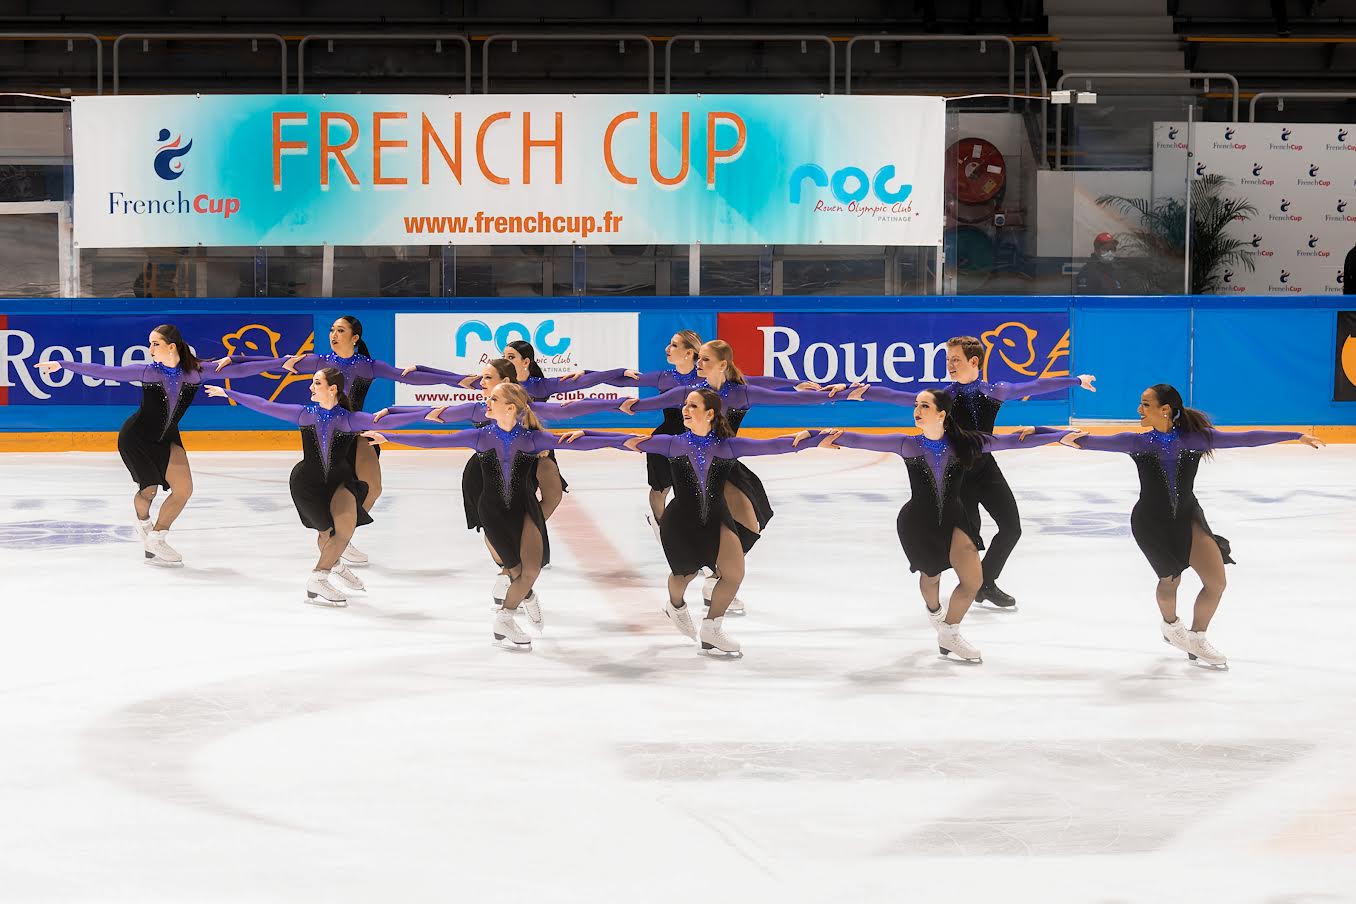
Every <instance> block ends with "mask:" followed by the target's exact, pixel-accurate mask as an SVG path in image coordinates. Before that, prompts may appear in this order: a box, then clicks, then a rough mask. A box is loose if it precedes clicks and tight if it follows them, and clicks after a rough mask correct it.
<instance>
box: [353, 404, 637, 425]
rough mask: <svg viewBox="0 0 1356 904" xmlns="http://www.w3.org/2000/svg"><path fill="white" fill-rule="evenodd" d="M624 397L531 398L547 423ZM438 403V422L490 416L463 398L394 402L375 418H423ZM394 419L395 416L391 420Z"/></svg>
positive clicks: (605, 407)
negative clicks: (448, 402) (413, 403)
mask: <svg viewBox="0 0 1356 904" xmlns="http://www.w3.org/2000/svg"><path fill="white" fill-rule="evenodd" d="M624 402H626V399H579V400H578V401H574V402H533V403H532V413H533V414H535V415H536V416H537V417H538V418H539V419H540V420H542V421H545V422H547V423H552V422H555V421H568V420H571V419H572V418H580V417H589V416H590V415H594V414H604V413H606V412H609V411H620V410H621V406H622V404H623V403H624ZM438 407H441V408H442V409H443V413H442V414H441V415H440V416H439V417H438V420H437V423H440V424H460V423H463V422H470V423H472V424H476V423H480V422H483V421H487V420H489V418H488V417H486V415H485V403H484V402H462V403H460V404H457V405H443V406H434V407H428V406H425V407H410V406H405V405H396V406H392V407H391V408H387V409H386V413H385V414H383V415H382V416H381V418H380V419H379V420H378V421H377V423H378V424H380V425H381V426H382V427H401V426H405V425H406V424H412V423H415V422H416V421H419V420H422V419H425V418H427V417H428V415H430V414H432V413H433V412H434V411H435V410H437V408H438ZM393 419H394V420H393Z"/></svg>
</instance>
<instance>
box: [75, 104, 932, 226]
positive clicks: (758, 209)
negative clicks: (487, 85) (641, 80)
mask: <svg viewBox="0 0 1356 904" xmlns="http://www.w3.org/2000/svg"><path fill="white" fill-rule="evenodd" d="M72 109H73V113H72V130H73V142H74V155H75V211H74V219H75V239H76V242H77V243H78V244H79V245H80V246H83V247H91V248H128V247H184V246H194V245H209V246H212V245H215V246H258V245H322V244H330V245H433V244H464V245H503V244H532V245H543V244H552V245H569V244H573V243H581V244H602V245H643V244H675V245H685V244H691V243H693V242H703V243H708V244H718V245H743V244H750V245H751V244H779V245H814V244H826V245H828V244H832V245H936V244H937V243H939V242H940V241H941V239H942V222H943V208H942V190H943V181H944V180H943V153H944V142H945V122H944V120H945V105H944V102H943V101H942V100H941V99H940V98H925V97H816V96H751V95H699V96H687V95H672V96H669V95H665V96H653V95H588V96H581V97H575V96H570V95H501V96H496V95H482V96H450V97H443V96H425V95H328V96H326V95H317V94H306V95H250V96H206V97H187V96H166V97H81V98H76V99H75V100H74V102H73V104H72Z"/></svg>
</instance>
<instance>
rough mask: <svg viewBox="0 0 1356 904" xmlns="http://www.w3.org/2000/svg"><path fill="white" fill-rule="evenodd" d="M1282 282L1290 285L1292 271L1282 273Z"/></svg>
mask: <svg viewBox="0 0 1356 904" xmlns="http://www.w3.org/2000/svg"><path fill="white" fill-rule="evenodd" d="M1281 282H1283V283H1288V282H1290V271H1289V270H1282V271H1281Z"/></svg>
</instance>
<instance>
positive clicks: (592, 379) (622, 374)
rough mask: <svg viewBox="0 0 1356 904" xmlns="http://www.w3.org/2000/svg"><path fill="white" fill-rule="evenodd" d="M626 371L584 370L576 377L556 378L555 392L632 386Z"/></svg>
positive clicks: (617, 369) (616, 368) (617, 368)
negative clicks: (605, 386)
mask: <svg viewBox="0 0 1356 904" xmlns="http://www.w3.org/2000/svg"><path fill="white" fill-rule="evenodd" d="M628 373H635V371H628V370H627V369H626V368H625V367H614V368H613V369H612V370H586V371H584V372H583V373H582V374H580V375H579V376H577V377H568V376H567V377H557V378H555V379H556V388H555V389H553V390H552V392H553V393H555V392H569V391H570V390H572V389H590V388H592V387H594V386H601V385H603V384H607V385H609V386H634V385H635V384H634V383H630V382H628V381H629V380H630V379H631V378H630V377H628V376H627V374H628Z"/></svg>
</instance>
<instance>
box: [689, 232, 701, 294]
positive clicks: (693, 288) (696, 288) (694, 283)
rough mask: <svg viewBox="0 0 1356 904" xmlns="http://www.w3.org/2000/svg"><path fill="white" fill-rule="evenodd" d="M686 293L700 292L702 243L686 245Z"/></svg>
mask: <svg viewBox="0 0 1356 904" xmlns="http://www.w3.org/2000/svg"><path fill="white" fill-rule="evenodd" d="M687 294H689V295H700V294H702V243H701V242H693V243H692V244H691V245H688V246H687Z"/></svg>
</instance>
